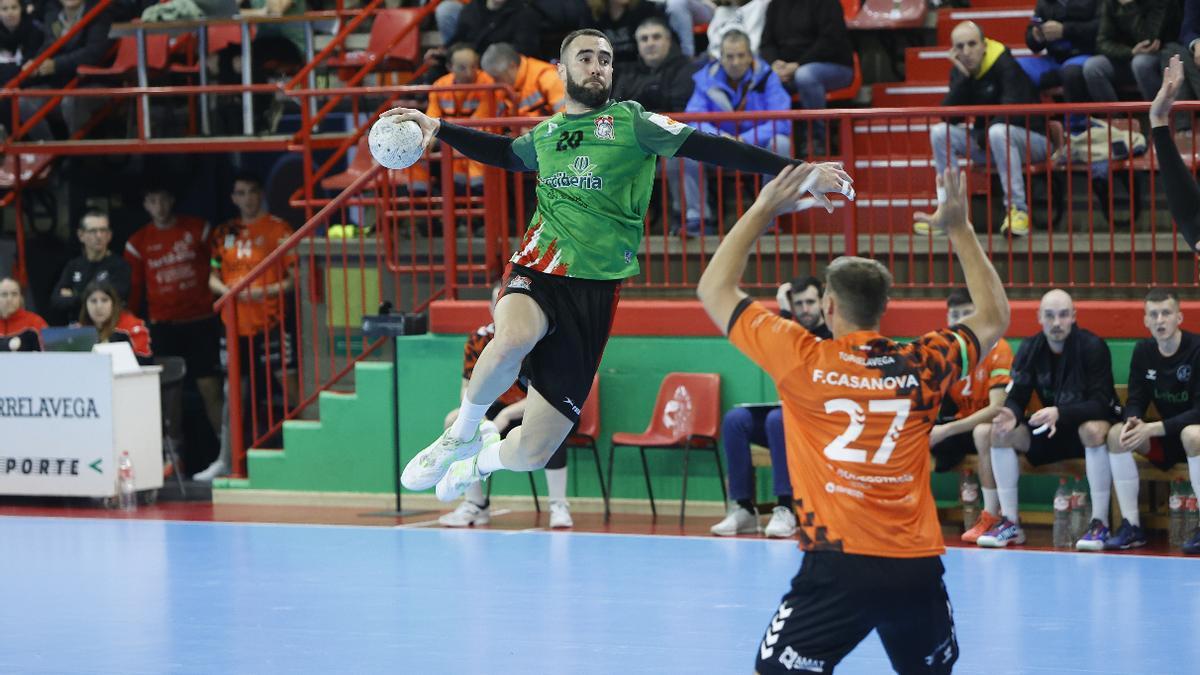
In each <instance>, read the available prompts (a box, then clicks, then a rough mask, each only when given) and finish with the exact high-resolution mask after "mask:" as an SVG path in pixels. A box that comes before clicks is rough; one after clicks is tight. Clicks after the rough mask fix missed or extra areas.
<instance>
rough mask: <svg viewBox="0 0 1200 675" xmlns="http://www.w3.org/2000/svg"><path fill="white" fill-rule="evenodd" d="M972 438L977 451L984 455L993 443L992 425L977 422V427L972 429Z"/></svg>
mask: <svg viewBox="0 0 1200 675" xmlns="http://www.w3.org/2000/svg"><path fill="white" fill-rule="evenodd" d="M971 440H972V441H974V442H975V451H976V452H978V453H979V456H980V457H982V456H983V454H984V452H985V451H987V449H988V446H990V445H991V444H992V425H990V424H987V423H984V424H976V425H975V428H974V429H972V430H971Z"/></svg>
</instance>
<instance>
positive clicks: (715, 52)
mask: <svg viewBox="0 0 1200 675" xmlns="http://www.w3.org/2000/svg"><path fill="white" fill-rule="evenodd" d="M717 4H718V7H717V9H716V12H715V13H714V14H713V17H712V20H710V21H709V22H708V58H709V59H711V60H713V61H717V60H719V59H720V58H721V38H723V37H725V33H727V32H728V31H730V30H734V29H736V30H740V31H742V32H743V33H745V34H746V35H747V36H749V37H750V51H752V52H754V53H755V54H758V53H759V52H760V50H761V45H762V36H763V26H764V25H766V23H767V6H768V5H770V4H771V0H719V2H718V3H717Z"/></svg>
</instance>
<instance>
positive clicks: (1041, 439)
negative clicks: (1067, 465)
mask: <svg viewBox="0 0 1200 675" xmlns="http://www.w3.org/2000/svg"><path fill="white" fill-rule="evenodd" d="M1025 425H1026V426H1028V427H1029V452H1027V453H1025V459H1028V460H1029V463H1030V464H1032V465H1034V466H1041V465H1043V464H1053V463H1054V462H1061V461H1063V460H1066V459H1083V456H1084V455H1085V454H1086V453H1085V452H1084V451H1083V441H1081V440H1079V425H1077V424H1062V423H1061V422H1060V423H1059V424H1057V425H1055V430H1054V438H1050V431H1049V430H1048V429H1047V430H1046V431H1044V432H1042V433H1040V434H1035V433H1033V430H1034V429H1036V428H1037V427H1036V426H1035V425H1032V424H1030V423H1029V420H1028V418H1027V419H1026V420H1025Z"/></svg>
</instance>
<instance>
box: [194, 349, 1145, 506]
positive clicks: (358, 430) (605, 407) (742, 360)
mask: <svg viewBox="0 0 1200 675" xmlns="http://www.w3.org/2000/svg"><path fill="white" fill-rule="evenodd" d="M464 339H465V336H462V335H423V336H414V337H407V338H401V339H400V340H399V341H398V346H399V350H398V351H399V356H398V358H399V377H400V401H399V411H400V444H401V455H402V461H404V462H407V461H408V460H409V459H411V458H412V456H413V455H415V454H416V453H417V452H419V451H420V450H421V448H423V447H425V445H426V444H428V443H429V442H430V441H432V440H433V439H435V438H437V436H438V434H440V433H441V431H442V421H443V419H444V418H445V415H446V412H447V411H449V410H451V409H452V408H454V407H456V406H457V405H458V399H459V387H460V384H461V377H460V373H461V368H462V345H463V341H464ZM1133 344H1134V341H1133V340H1111V341H1109V345H1110V348H1111V349H1112V356H1113V363H1114V369H1113V370H1114V377H1115V379H1116V381H1117V383H1118V384H1123V383H1124V382H1125V381H1126V380H1127V379H1128V375H1129V367H1128V366H1129V356H1130V354H1131V352H1132V349H1133ZM1016 348H1017V342H1016V341H1014V342H1013V350H1014V351H1015V350H1016ZM673 371H692V372H714V373H719V374H720V375H721V407H722V410H725V409H728V408H729V407H731V406H732V405H734V404H736V403H748V402H761V401H771V400H774V399H775V397H776V396H775V389H774V386H773V385H772V383H771V381H770V380H769V379H768V378H767V377H766V376H765V375H764V374H763V373H762V371H760V370H759V369H758V368H757V367H755V366H754V365H753V364H752V363H751V362H750V361H749V359H747V358H746V357H744V356H742V355H741V353H739V352H738V351H737V350H735V349H734V348H733V347H732V346H731V345H730V344H729V343H728V341H726V340H725V339H724V338H716V337H712V338H680V337H614V338H613V339H612V340H610V341H609V343H608V348H607V350H606V351H605V355H604V361H603V362H602V363H601V367H600V401H601V403H600V418H601V427H600V431H601V439H600V444H599V445H600V457H601V465H602V467H604V468H605V469H607V461H608V455H609V449H610V446H609V443H608V439H609V438H610V437H611V436H612V434H613V433H616V432H618V431H632V432H640V431H642V430H644V429H645V428H646V426H647V424H648V423H649V419H650V411H651V408H652V406H653V405H654V399H655V396H656V395H657V392H658V385H659V383H660V382H661V381H662V378H663V376H664V375H666V374H667V373H669V372H673ZM355 375H356V378H355V392H354V393H353V394H341V393H333V392H324V393H322V394H321V399H320V421H292V422H287V423H286V424H285V425H284V448H285V450H284V451H283V452H279V451H274V450H254V451H251V452H250V453H249V457H248V473H249V476H250V477H249V479H248V480H245V481H223V482H218V483H217V484H216V486H217V487H219V488H220V487H225V488H254V489H277V490H300V491H315V492H369V493H390V492H391V491H392V489H393V485H394V481H395V479H394V476H395V465H394V462H393V458H392V435H391V423H390V420H389V416H388V410H389V408H390V406H391V402H392V401H391V399H392V393H391V366H390V364H387V363H377V362H370V363H360V364H359V365H358V366H357V368H356V371H355ZM648 454H649V464H650V472H651V477H652V481H653V485H654V493H655V497H656V498H660V499H664V500H671V499H674V500H678V499H679V497H680V494H681V487H682V476H681V471H682V461H681V460H682V455H681V454H680V453H679V452H675V451H651V452H649V453H648ZM575 455H576V457H573V458H572V463H571V464H570V466H571V468H572V470H571V472H570V483H569V486H568V491H569V492H568V494H569V495H570V496H583V497H599V496H600V490H599V483H598V481H597V479H596V472H595V469H594V464H593V463H592V461H591V458H590V457H589V453H587V452H586V451H582V452H581V451H575ZM690 473H691V479H690V480H689V484H688V497H689V499H697V500H711V501H719V500H720V498H721V490H720V487H719V485H718V483H717V478H716V470H715V468H714V467H713V463H712V459H711V455H708V456H704V455H693V459H692V462H691V469H690ZM535 477H536V480H537V482H538V492H539V494H541V495H545V494H546V485H545V480H544V477H543V474H542V472H537V473H536V474H535ZM957 479H958V477H957V476H956V475H940V476H934V480H933V485H934V493H935V495H936V496H937V497H938V498H939V500H942V501H945V502H947V503H952V502H953V500H954V499H955V498H956V492H957V491H956V487H957ZM493 480H494V485H493V487H492V491H493V494H495V495H528V494H529V482H528V479H527V478H526V477H525V476H524V475H523V474H516V473H509V472H502V473H500V474H497V475H496V476H495V477H494V478H493ZM613 482H614V483H615V488H614V490H613V496H614V497H618V498H634V499H638V498H645V497H646V486H645V483H644V479H643V478H642V469H641V462H640V460H639V458H638V455H637V452H636V451H634V450H632V449H623V450H621V451H620V453H619V454H618V455H617V457H616V461H615V464H614V478H613ZM1056 484H1057V481H1055V480H1054V479H1053V478H1052V477H1025V478H1022V499H1023V500H1024V501H1023V508H1026V507H1028V508H1033V509H1039V508H1041V509H1045V508H1049V503H1050V499H1051V497H1052V494H1053V490H1054V486H1055V485H1056ZM770 485H771V481H770V475H769V470H767V469H760V470H759V476H758V481H757V487H758V497H759V499H761V500H764V501H765V500H769V499H771V494H770V492H771V491H770Z"/></svg>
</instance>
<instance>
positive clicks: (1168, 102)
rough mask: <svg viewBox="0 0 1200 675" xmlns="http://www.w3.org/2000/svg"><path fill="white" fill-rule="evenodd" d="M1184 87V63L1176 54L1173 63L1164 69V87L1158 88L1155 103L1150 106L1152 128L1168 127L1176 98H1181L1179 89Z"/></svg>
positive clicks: (1172, 58) (1172, 59)
mask: <svg viewBox="0 0 1200 675" xmlns="http://www.w3.org/2000/svg"><path fill="white" fill-rule="evenodd" d="M1182 86H1183V61H1181V60H1180V59H1179V55H1178V54H1176V55H1175V56H1172V57H1171V61H1170V62H1169V63H1167V67H1166V68H1164V69H1163V81H1162V86H1161V87H1159V88H1158V94H1156V95H1155V96H1154V101H1153V102H1152V103H1151V104H1150V126H1151V127H1165V126H1166V125H1167V123H1168V122H1169V120H1168V119H1167V115H1169V114H1170V113H1171V106H1173V105H1175V98H1176V97H1178V96H1179V89H1180V87H1182Z"/></svg>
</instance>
